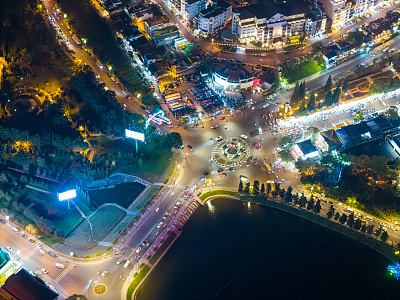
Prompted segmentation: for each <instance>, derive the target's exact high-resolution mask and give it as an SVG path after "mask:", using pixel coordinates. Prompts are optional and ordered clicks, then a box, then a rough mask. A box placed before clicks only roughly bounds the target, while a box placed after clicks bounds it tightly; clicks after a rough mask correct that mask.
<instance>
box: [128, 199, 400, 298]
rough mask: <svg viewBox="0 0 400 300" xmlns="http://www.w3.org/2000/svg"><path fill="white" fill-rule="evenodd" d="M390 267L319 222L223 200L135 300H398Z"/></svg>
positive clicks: (197, 221) (199, 217)
mask: <svg viewBox="0 0 400 300" xmlns="http://www.w3.org/2000/svg"><path fill="white" fill-rule="evenodd" d="M388 264H390V261H389V260H388V259H387V258H385V257H383V256H382V255H380V254H379V253H377V252H375V251H374V250H372V249H370V248H368V247H366V246H364V245H362V244H360V243H359V242H357V241H354V240H352V239H349V238H347V237H345V236H343V235H341V234H339V233H336V232H334V231H331V230H329V229H327V228H324V227H322V226H320V225H318V224H315V223H312V222H309V221H307V220H304V219H302V218H299V217H296V216H293V215H291V214H288V213H285V212H282V211H279V210H275V209H272V208H267V207H262V206H257V205H251V206H250V207H249V206H248V204H247V203H242V202H239V201H234V200H227V199H218V200H215V201H213V203H212V205H211V207H210V206H204V207H201V208H199V209H198V210H197V211H196V213H195V214H194V215H193V216H192V218H191V219H190V220H189V222H188V223H187V224H186V225H185V227H184V231H183V234H182V235H181V237H179V238H178V239H177V241H176V242H175V244H174V245H173V246H172V247H171V248H170V250H169V251H168V253H167V254H166V255H165V256H164V258H163V259H162V260H161V262H160V263H159V264H158V265H157V267H156V269H155V270H154V271H153V272H152V273H151V275H150V276H149V277H148V279H147V280H146V281H145V283H144V284H143V286H142V288H141V289H140V291H139V293H138V296H137V298H136V299H138V300H150V299H151V300H153V299H157V300H180V299H184V300H186V299H187V300H197V299H202V300H203V299H231V300H235V299H241V300H242V299H243V300H244V299H400V282H399V281H397V280H395V279H394V278H392V277H391V276H390V275H389V274H388V273H387V271H386V266H387V265H388Z"/></svg>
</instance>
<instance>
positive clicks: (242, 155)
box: [211, 137, 250, 168]
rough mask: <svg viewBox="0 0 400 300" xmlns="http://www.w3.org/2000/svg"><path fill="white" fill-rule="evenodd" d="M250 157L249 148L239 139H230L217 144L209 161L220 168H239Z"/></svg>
mask: <svg viewBox="0 0 400 300" xmlns="http://www.w3.org/2000/svg"><path fill="white" fill-rule="evenodd" d="M249 156H250V147H249V145H248V144H247V143H246V141H245V140H244V139H242V138H240V137H232V138H228V139H225V140H222V141H220V142H218V144H217V145H215V147H214V148H213V150H212V153H211V160H212V161H214V162H215V164H216V165H217V166H219V167H222V168H232V167H237V166H241V165H242V164H243V163H244V162H245V161H246V160H247V159H248V158H249Z"/></svg>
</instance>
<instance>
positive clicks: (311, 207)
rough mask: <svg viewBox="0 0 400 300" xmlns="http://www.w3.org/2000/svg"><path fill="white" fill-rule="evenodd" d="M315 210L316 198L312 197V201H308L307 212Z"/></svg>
mask: <svg viewBox="0 0 400 300" xmlns="http://www.w3.org/2000/svg"><path fill="white" fill-rule="evenodd" d="M313 209H314V196H313V195H311V197H310V199H308V202H307V210H313Z"/></svg>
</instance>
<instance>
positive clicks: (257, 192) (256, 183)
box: [253, 180, 260, 196]
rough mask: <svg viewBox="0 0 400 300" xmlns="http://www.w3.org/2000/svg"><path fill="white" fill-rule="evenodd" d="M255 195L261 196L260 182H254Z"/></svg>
mask: <svg viewBox="0 0 400 300" xmlns="http://www.w3.org/2000/svg"><path fill="white" fill-rule="evenodd" d="M253 194H254V195H256V196H258V195H259V194H260V182H259V181H258V180H254V183H253Z"/></svg>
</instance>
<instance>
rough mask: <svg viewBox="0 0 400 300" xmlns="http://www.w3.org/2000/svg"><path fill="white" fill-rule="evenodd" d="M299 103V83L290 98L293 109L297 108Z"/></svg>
mask: <svg viewBox="0 0 400 300" xmlns="http://www.w3.org/2000/svg"><path fill="white" fill-rule="evenodd" d="M299 101H300V84H299V82H298V81H297V82H296V85H295V86H294V89H293V94H292V96H291V97H290V101H289V103H290V106H291V107H295V106H297V105H298V104H299Z"/></svg>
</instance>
